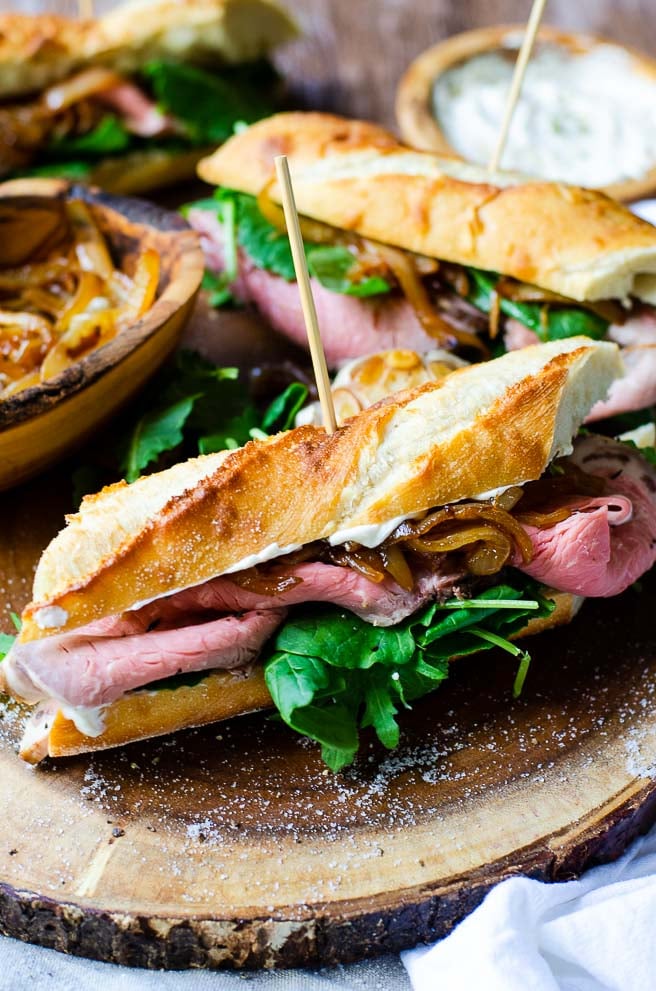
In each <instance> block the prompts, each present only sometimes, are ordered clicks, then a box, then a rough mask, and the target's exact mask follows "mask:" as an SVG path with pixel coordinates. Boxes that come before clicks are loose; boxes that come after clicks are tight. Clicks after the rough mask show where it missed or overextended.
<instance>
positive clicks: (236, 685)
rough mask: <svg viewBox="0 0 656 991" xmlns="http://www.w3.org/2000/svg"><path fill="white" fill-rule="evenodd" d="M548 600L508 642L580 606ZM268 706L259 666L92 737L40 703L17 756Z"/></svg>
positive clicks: (146, 708) (558, 622)
mask: <svg viewBox="0 0 656 991" xmlns="http://www.w3.org/2000/svg"><path fill="white" fill-rule="evenodd" d="M550 597H551V598H552V599H553V600H554V602H555V603H556V608H555V610H554V611H553V612H552V613H551V615H550V616H546V617H544V618H543V619H537V620H530V621H529V623H528V624H527V626H526V627H525V629H524V630H522V631H521V632H520V633H518V634H516V636H515V637H513V639H520V638H521V637H524V636H530V635H532V634H535V633H542V632H544V631H545V630H550V629H553V628H554V627H556V626H562V625H564V624H566V623H569V622H570V620H572V619H573V618H574V616H575V615H576V613H577V612H578V610H579V608H580V606H581V603H582V602H583V600H582V599H580V598H578V597H577V596H572V595H566V594H565V593H563V592H552V593H550ZM272 705H273V702H272V700H271V696H270V695H269V691H268V689H267V687H266V683H265V680H264V670H263V668H262V667H255V668H254V669H253V670H252V671H251V672H249V673H248V675H247V676H246V677H239V676H236V675H234V674H231V673H230V672H227V671H215V672H213V673H212V674H210V675H209V676H208V677H207V678H204V679H203V680H202V681H201V682H199V683H198V684H197V685H193V686H183V687H180V688H176V689H174V690H172V691H158V692H152V691H151V692H149V691H141V692H134V693H132V694H131V695H126V696H125V697H124V698H122V699H119V700H118V701H117V702H114V703H112V705H110V706H108V707H107V709H106V710H105V712H104V721H105V729H104V731H103V732H102V733H101V734H100V736H96V737H93V736H85V735H84V734H83V733H81V732H80V731H79V730H78V729H77V727H76V726H75V723H73V722H72V721H71V720H70V719H67V718H66V716H64V714H63V713H62V712H61V710H57V709H56V707H54V711H53V707H50V706H49V703H45V704H44V705H43V706H40V707H38V708H37V710H36V711H35V713H34V715H33V716H32V717H31V719H30V721H29V723H28V727H27V729H26V732H25V736H24V738H23V742H22V744H21V749H20V756H21V757H22V758H23V760H26V761H28V762H29V763H30V764H38V762H39V761H40V760H43V758H44V757H46V756H47V757H71V756H74V755H75V754H85V753H92V752H94V751H97V750H107V749H109V748H110V747H120V746H125V745H126V744H128V743H134V742H135V741H137V740H145V739H150V738H151V737H154V736H164V735H166V734H168V733H176V732H178V730H182V729H189V728H191V727H192V726H205V725H206V724H207V723H215V722H221V721H223V720H224V719H232V718H233V717H234V716H241V715H245V714H246V713H249V712H257V711H259V710H261V709H269V708H271V707H272Z"/></svg>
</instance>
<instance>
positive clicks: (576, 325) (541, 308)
mask: <svg viewBox="0 0 656 991" xmlns="http://www.w3.org/2000/svg"><path fill="white" fill-rule="evenodd" d="M467 274H468V275H469V278H470V292H469V296H468V299H469V302H470V303H472V304H473V305H474V306H475V307H476V308H477V309H479V310H482V311H483V312H484V313H489V312H490V310H491V308H492V300H493V296H494V292H495V289H496V285H497V283H498V281H499V276H498V275H496V274H495V273H494V272H482V271H480V270H479V269H476V268H468V269H467ZM499 307H500V309H501V312H502V313H504V314H505V315H506V316H508V317H513V318H514V319H515V320H518V321H519V322H520V323H522V324H524V326H525V327H529V328H530V329H531V330H534V331H535V333H536V334H537V335H538V337H539V338H540V340H541V341H558V340H562V339H563V338H565V337H577V336H578V335H579V334H582V335H584V336H585V337H592V338H594V339H595V340H599V339H600V338H602V337H603V336H604V334H605V333H606V331H607V330H608V323H607V321H606V320H602V318H601V317H599V316H597V314H596V313H592V312H591V311H590V310H585V309H583V308H582V307H578V306H555V307H552V306H549V305H548V304H546V310H545V304H542V303H518V302H515V301H514V300H511V299H504V298H503V297H501V299H500V300H499ZM543 313H544V316H543Z"/></svg>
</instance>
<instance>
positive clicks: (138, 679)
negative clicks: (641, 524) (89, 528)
mask: <svg viewBox="0 0 656 991" xmlns="http://www.w3.org/2000/svg"><path fill="white" fill-rule="evenodd" d="M276 574H277V575H278V576H280V577H283V578H288V579H289V578H297V579H300V581H298V582H297V583H296V584H293V583H292V582H290V587H289V588H288V589H287V590H285V591H283V592H281V593H280V594H278V595H263V594H260V593H255V592H250V591H248V590H246V589H243V588H240V587H239V585H237V584H236V583H235V582H233V581H232V580H231V579H230V578H229V577H223V578H215V579H213V580H212V581H209V582H206V583H204V584H203V585H198V586H196V587H195V588H190V589H185V590H184V591H182V592H176V593H175V594H174V595H172V596H169V597H168V598H166V599H157V600H155V601H154V602H151V603H149V604H148V605H146V606H142V608H141V609H138V610H135V611H132V612H126V613H124V614H123V615H122V616H109V617H106V618H105V619H101V620H97V621H96V622H94V623H90V624H89V625H88V626H86V627H82V628H81V629H79V630H76V631H74V632H72V633H65V634H62V635H60V636H53V637H47V638H46V639H44V640H36V641H34V642H32V643H29V644H19V645H17V646H15V647H14V648H13V649H12V651H11V653H10V655H9V656H8V657H7V659H6V660H5V662H4V666H5V674H6V676H7V679H8V681H10V683H11V684H12V685H13V687H14V690H15V691H17V692H18V693H19V694H21V695H22V696H23V697H24V698H26V699H27V700H28V701H38V700H39V699H41V698H48V697H49V696H55V697H56V698H59V699H61V700H62V701H64V702H66V703H68V704H69V705H72V706H95V705H102V704H105V703H106V702H112V701H114V700H115V699H117V698H120V697H121V695H123V694H124V693H125V692H128V691H131V690H132V689H134V688H140V687H142V686H143V685H147V684H150V683H151V682H153V681H156V680H158V679H160V678H167V677H169V676H171V675H174V674H178V673H187V672H190V671H205V670H209V669H212V668H227V669H230V670H234V669H236V668H244V667H248V666H249V665H250V664H251V663H252V662H253V660H255V658H256V657H257V655H258V654H259V652H260V650H261V649H262V647H263V645H264V643H265V642H266V641H267V640H268V638H269V637H270V636H271V634H272V633H273V631H274V630H275V629H276V628H277V626H278V625H279V624H280V622H281V621H282V619H283V618H284V616H285V614H286V608H285V607H286V606H290V605H294V604H296V603H301V602H331V603H333V604H335V605H338V606H342V607H343V608H345V609H348V610H349V611H351V612H354V613H356V614H357V615H359V616H361V617H362V618H364V619H366V620H368V621H369V622H371V623H373V624H375V625H378V626H389V625H392V624H394V623H398V622H400V621H401V620H402V619H404V618H405V617H406V616H409V615H410V614H411V613H413V612H414V611H415V610H416V609H418V608H419V607H420V606H421V605H423V604H424V603H426V602H428V601H430V600H431V599H434V598H436V597H439V598H449V597H450V596H451V595H453V594H454V592H455V591H457V584H456V583H457V581H458V578H459V577H460V576H459V575H458V574H452V573H444V574H439V573H435V574H433V573H430V574H426V575H423V576H422V577H420V578H419V580H418V581H417V584H416V586H415V588H414V589H413V590H412V591H411V592H406V591H404V590H403V589H402V588H400V587H399V586H398V585H396V584H395V583H394V582H392V581H384V582H381V583H377V582H371V581H369V580H368V579H366V578H364V577H363V576H362V575H359V574H356V572H354V571H351V570H350V569H349V568H340V567H336V566H335V565H329V564H321V563H318V562H313V563H307V564H299V565H296V566H295V567H287V568H280V570H279V571H278V572H276ZM226 612H227V613H236V614H237V615H232V616H230V615H229V616H227V617H226V616H224V617H223V618H219V619H217V618H216V615H217V613H226Z"/></svg>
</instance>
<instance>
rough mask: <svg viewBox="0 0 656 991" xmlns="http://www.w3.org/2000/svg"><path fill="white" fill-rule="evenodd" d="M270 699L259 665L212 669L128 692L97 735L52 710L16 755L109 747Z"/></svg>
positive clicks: (265, 704)
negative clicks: (184, 680) (197, 677)
mask: <svg viewBox="0 0 656 991" xmlns="http://www.w3.org/2000/svg"><path fill="white" fill-rule="evenodd" d="M271 704H272V703H271V696H270V695H269V692H268V690H267V687H266V684H265V682H264V671H263V669H262V668H261V667H258V668H254V669H253V671H251V672H250V673H249V674H247V675H238V674H231V673H230V672H228V671H214V672H213V673H212V674H210V675H208V677H206V678H203V680H202V681H200V682H199V683H198V684H196V685H183V686H180V687H179V688H175V689H168V690H159V691H157V692H149V691H141V692H134V693H133V694H131V695H126V696H125V697H124V698H122V699H119V700H118V702H114V703H113V704H112V705H110V706H108V708H107V709H106V710H105V712H104V715H103V719H104V722H105V729H104V731H103V733H102V734H101V735H100V736H96V737H93V736H85V735H84V734H83V733H81V732H80V731H79V730H78V729H77V727H76V726H75V723H73V722H72V721H71V720H70V719H67V718H66V717H65V716H64V715H63V713H62V712H61V710H55V712H54V714H53V717H52V719H50V720H48V721H47V722H46V723H43V724H42V729H43V733H42V734H41V735H32V734H30V732H29V729H28V731H27V732H26V735H25V738H24V741H23V744H22V745H21V750H20V756H21V757H22V758H23V760H26V761H28V762H29V763H31V764H35V763H38V762H39V760H42V759H43V757H45V756H50V757H68V756H71V755H72V754H81V753H89V752H91V751H94V750H107V749H108V748H110V747H120V746H124V745H125V744H126V743H133V742H135V741H136V740H146V739H150V738H151V737H153V736H163V735H165V734H167V733H175V732H177V730H181V729H189V728H191V727H192V726H204V725H205V724H206V723H214V722H220V721H222V720H224V719H231V718H232V717H233V716H241V715H243V714H245V713H247V712H255V711H256V710H258V709H267V708H269V707H270V706H271ZM46 705H48V703H46ZM39 715H40V714H39V711H38V710H37V711H36V712H35V715H34V716H33V717H32V719H33V720H38V719H39ZM44 744H45V745H44Z"/></svg>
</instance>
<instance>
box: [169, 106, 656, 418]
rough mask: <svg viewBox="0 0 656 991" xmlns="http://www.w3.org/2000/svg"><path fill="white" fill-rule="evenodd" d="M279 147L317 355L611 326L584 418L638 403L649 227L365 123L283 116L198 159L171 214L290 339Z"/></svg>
mask: <svg viewBox="0 0 656 991" xmlns="http://www.w3.org/2000/svg"><path fill="white" fill-rule="evenodd" d="M281 153H284V154H285V155H287V157H288V159H289V164H290V170H291V174H292V179H293V183H294V193H295V197H296V204H297V207H298V210H299V213H300V215H301V222H302V230H303V235H304V240H305V243H306V254H307V259H308V266H309V269H310V273H311V275H312V281H313V291H314V298H315V302H316V307H317V312H318V317H319V324H320V326H321V329H322V337H323V341H324V346H325V350H326V356H327V360H328V363H329V365H330V366H331V367H333V368H337V367H339V365H340V364H341V363H342V362H344V361H346V360H350V359H352V358H356V357H359V356H361V355H365V354H369V353H372V352H374V351H379V350H383V349H387V348H403V349H412V350H415V351H427V350H429V349H431V348H435V347H440V348H445V347H446V348H449V349H452V350H456V351H457V352H458V353H459V354H460V355H461V356H463V357H465V358H469V359H473V360H481V359H483V358H488V357H489V356H490V355H491V354H492V355H498V354H500V353H502V352H503V351H504V350H512V349H514V348H518V347H524V346H526V345H527V344H535V343H538V342H539V341H553V340H562V339H566V338H569V337H573V336H579V335H585V336H587V337H589V338H591V339H593V340H613V341H616V342H617V343H618V344H619V345H620V346H621V347H622V351H623V360H624V365H625V369H626V375H625V376H624V377H623V378H621V379H618V380H617V381H616V382H615V383H614V384H613V386H612V388H611V391H610V393H609V395H608V396H607V397H606V398H605V399H604V400H603V401H601V402H600V403H598V404H597V405H596V406H595V407H594V409H593V410H592V411H591V413H590V416H589V419H590V420H591V421H595V420H598V419H602V418H606V417H609V416H615V415H617V414H619V413H626V412H627V411H633V410H642V409H644V408H646V407H649V406H651V405H652V404H654V403H655V402H656V229H655V228H654V227H652V226H651V225H650V224H648V223H647V222H646V221H644V220H641V219H639V218H638V217H636V216H634V215H633V214H631V213H630V212H629V211H628V210H627V209H626V208H625V207H624V206H622V205H621V204H619V203H616V202H615V201H613V200H611V199H609V198H608V197H607V196H604V195H603V194H601V193H598V192H593V191H591V190H585V189H579V188H577V187H573V186H565V185H563V184H559V183H549V182H544V181H538V180H534V179H528V178H526V177H522V176H519V175H515V174H510V173H495V174H494V175H491V174H490V173H488V172H486V171H485V170H484V169H482V168H479V167H477V166H473V165H470V164H466V163H464V162H462V161H460V160H458V159H455V158H448V157H440V156H437V155H434V154H429V153H427V152H418V151H414V150H411V149H410V148H407V147H404V146H403V145H401V144H399V142H398V141H397V140H396V138H394V137H393V136H392V135H391V134H389V133H388V132H387V131H385V130H383V129H382V128H380V127H378V126H377V125H374V124H369V123H365V122H362V121H349V120H344V119H341V118H339V117H334V116H329V115H326V114H317V113H283V114H278V115H276V116H274V117H272V118H270V119H268V120H263V121H260V122H259V123H257V124H255V125H253V126H252V127H249V128H248V129H246V130H244V131H243V132H242V133H240V134H238V135H236V136H234V137H233V138H231V139H230V140H229V141H228V142H226V144H224V145H223V147H221V148H219V149H218V150H217V151H215V153H214V154H213V155H211V156H210V157H209V158H204V159H203V160H202V161H201V162H200V164H199V166H198V174H199V176H200V177H201V178H202V179H204V180H205V181H206V182H208V183H211V184H213V185H215V186H217V187H218V189H217V190H216V192H215V195H214V196H213V197H210V198H206V199H204V200H202V201H200V202H198V203H196V204H192V205H190V206H189V207H188V208H187V210H186V212H187V216H188V219H189V221H190V223H191V224H192V226H194V227H195V228H196V229H197V230H198V231H199V232H200V233H201V238H202V242H203V246H204V249H205V253H206V258H207V265H208V268H209V269H210V270H211V271H212V272H214V273H215V282H216V281H217V280H220V282H221V286H220V288H223V289H224V290H231V292H232V295H233V297H235V298H236V299H237V300H239V301H241V302H243V303H246V304H248V305H250V306H252V307H254V308H255V309H257V310H258V311H259V312H260V313H261V314H262V316H263V317H264V318H265V319H266V320H267V321H268V322H269V324H270V325H271V327H273V329H274V330H276V331H278V332H279V333H281V334H283V335H285V336H287V337H288V338H291V339H292V340H293V341H295V342H296V343H298V344H301V345H304V344H305V327H304V323H303V317H302V311H301V307H300V303H299V297H298V292H297V288H296V286H295V285H294V284H293V280H294V269H293V265H292V260H291V255H290V251H289V246H288V243H287V239H286V235H285V227H284V218H283V215H282V212H281V210H280V207H279V199H280V191H279V189H278V186H277V183H276V179H275V170H274V156H275V155H277V154H281Z"/></svg>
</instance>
